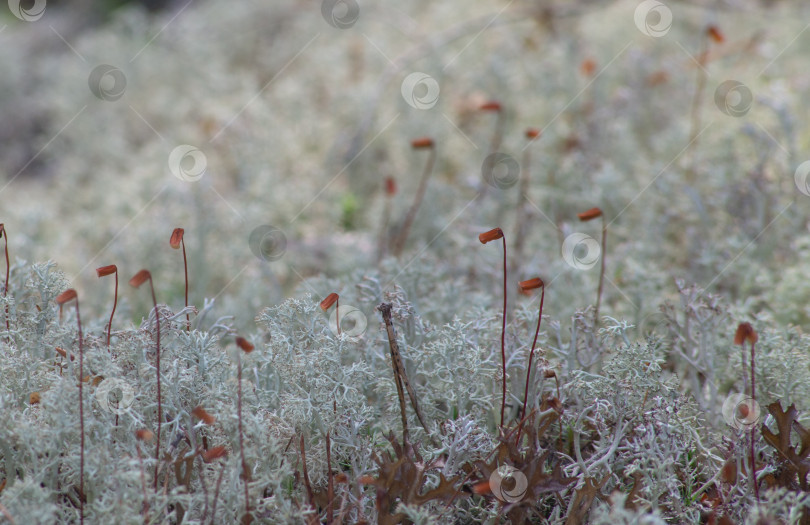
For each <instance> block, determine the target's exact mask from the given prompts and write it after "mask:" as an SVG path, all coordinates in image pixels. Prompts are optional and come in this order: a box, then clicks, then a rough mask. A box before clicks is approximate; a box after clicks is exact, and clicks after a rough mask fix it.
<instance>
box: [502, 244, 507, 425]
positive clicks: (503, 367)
mask: <svg viewBox="0 0 810 525" xmlns="http://www.w3.org/2000/svg"><path fill="white" fill-rule="evenodd" d="M501 239H502V240H503V325H502V326H501V372H502V379H503V393H502V396H501V426H503V416H504V412H505V411H506V235H503V236H502V237H501Z"/></svg>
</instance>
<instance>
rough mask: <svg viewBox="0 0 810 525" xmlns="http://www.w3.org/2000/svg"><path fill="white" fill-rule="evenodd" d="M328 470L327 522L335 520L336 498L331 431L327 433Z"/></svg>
mask: <svg viewBox="0 0 810 525" xmlns="http://www.w3.org/2000/svg"><path fill="white" fill-rule="evenodd" d="M326 472H327V485H326V487H327V488H326V500H327V501H328V503H327V504H326V523H330V524H331V523H332V522H333V521H334V511H333V510H332V500H334V498H335V488H334V485H333V483H332V445H331V442H330V439H329V432H327V433H326Z"/></svg>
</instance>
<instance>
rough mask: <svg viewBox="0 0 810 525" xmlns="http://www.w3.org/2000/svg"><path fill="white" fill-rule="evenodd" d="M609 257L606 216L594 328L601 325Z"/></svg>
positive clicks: (603, 223) (603, 224)
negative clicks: (603, 287)
mask: <svg viewBox="0 0 810 525" xmlns="http://www.w3.org/2000/svg"><path fill="white" fill-rule="evenodd" d="M606 257H607V224H605V216H604V215H603V216H602V257H601V259H602V260H601V261H600V268H599V288H598V289H597V291H596V309H595V310H594V312H593V326H594V327H596V326H598V325H599V305H600V303H601V302H602V285H603V283H604V280H605V259H606Z"/></svg>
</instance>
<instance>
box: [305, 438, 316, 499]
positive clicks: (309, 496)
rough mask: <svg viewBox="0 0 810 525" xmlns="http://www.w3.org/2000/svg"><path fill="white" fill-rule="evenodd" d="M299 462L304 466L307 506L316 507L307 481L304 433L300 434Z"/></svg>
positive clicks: (310, 485) (310, 484) (313, 495)
mask: <svg viewBox="0 0 810 525" xmlns="http://www.w3.org/2000/svg"><path fill="white" fill-rule="evenodd" d="M301 462H302V464H303V466H304V486H305V487H306V489H307V501H308V502H309V506H310V507H312V508H313V509H317V507H316V506H315V494H314V493H313V492H312V483H310V481H309V471H308V470H307V452H306V448H304V434H303V433H302V434H301Z"/></svg>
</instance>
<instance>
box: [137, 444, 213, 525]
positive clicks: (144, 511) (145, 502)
mask: <svg viewBox="0 0 810 525" xmlns="http://www.w3.org/2000/svg"><path fill="white" fill-rule="evenodd" d="M135 451H136V452H137V453H138V463H139V464H140V466H141V487H142V488H143V508H142V509H141V512H142V514H143V523H144V525H146V524H147V523H149V520H148V514H149V500H148V498H147V497H146V476H145V475H144V468H143V457H142V456H141V447H140V446H139V445H138V443H135ZM201 478H202V476H201Z"/></svg>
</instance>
